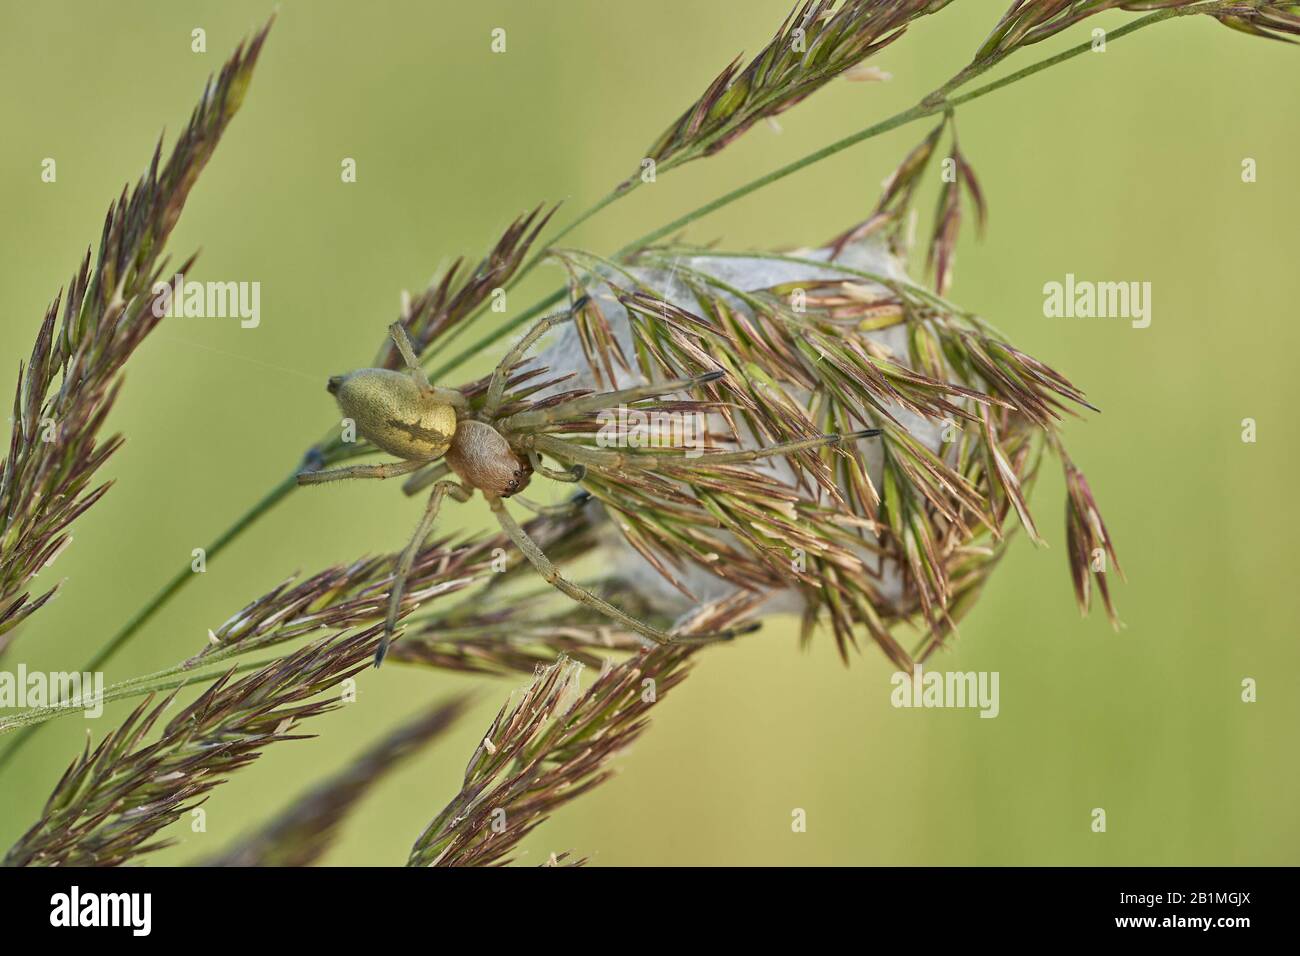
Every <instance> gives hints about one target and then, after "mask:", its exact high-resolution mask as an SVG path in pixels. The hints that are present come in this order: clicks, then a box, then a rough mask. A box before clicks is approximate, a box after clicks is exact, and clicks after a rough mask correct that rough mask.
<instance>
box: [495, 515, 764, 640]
mask: <svg viewBox="0 0 1300 956" xmlns="http://www.w3.org/2000/svg"><path fill="white" fill-rule="evenodd" d="M487 499H488V506H489V507H490V508H491V509H492V513H493V514H495V515H496V516H497V521H499V522H500V523H501V528H502V530H503V531H505V533H506V535H507V536H508V537H509V538H510V540H511V541H513V542H514V543H515V547H517V548H518V549H519V550H520V551H522V552H523V554H524V557H526V558H527V559H528V561H529V563H530V564H532V566H533V567H535V568H536V569H537V573H538V574H540V575H541V576H542V577H543V579H545V581H546V583H547V584H550V585H551V586H553V587H554V588H556V589H557V590H559V591H561V592H563V593H564V594H567V595H568V596H569V597H571V598H573V599H574V600H575V601H577V602H578V603H579V604H583V605H586V606H587V607H590V608H594V609H595V610H597V611H599V612H600V613H601V614H604V615H605V616H606V617H608V618H610V619H612V620H614V621H617V622H618V623H620V624H622V625H623V626H624V627H626V628H628V629H629V630H633V631H636V633H638V634H640V635H642V636H643V637H648V638H649V639H650V640H652V641H654V642H655V643H656V644H705V643H712V642H713V641H725V640H730V639H731V638H733V637H735V636H736V635H737V634H742V633H748V632H749V631H752V630H754V628H753V627H752V626H749V627H741V628H736V629H731V630H724V631H715V632H713V633H712V634H692V635H689V636H678V635H675V634H670V633H668V632H667V631H663V630H660V629H659V628H657V627H652V626H651V625H649V624H646V623H645V622H643V621H638V620H637V619H636V618H634V617H632V615H630V614H626V613H624V612H623V611H620V610H619V609H618V608H616V607H614V605H612V604H610V603H609V602H608V601H604V600H602V599H601V598H598V597H597V596H596V595H594V594H592V593H591V592H590V591H588V590H586V589H585V588H581V587H579V586H578V585H576V584H574V583H573V582H572V581H570V580H568V579H567V578H565V577H564V576H563V575H562V574H560V572H559V570H558V569H557V568H556V567H555V565H554V564H552V563H551V560H550V558H548V557H547V556H546V554H545V553H544V552H543V551H542V549H541V548H540V547H538V546H537V542H535V541H533V539H532V538H530V537H529V536H528V532H527V531H525V530H524V529H523V528H522V527H520V526H519V523H518V522H517V521H515V519H514V518H513V517H512V516H511V515H510V512H509V511H507V510H506V503H505V502H504V501H503V500H502V499H500V498H498V497H496V496H494V495H492V496H487Z"/></svg>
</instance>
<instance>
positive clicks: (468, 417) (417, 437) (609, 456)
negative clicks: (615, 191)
mask: <svg viewBox="0 0 1300 956" xmlns="http://www.w3.org/2000/svg"><path fill="white" fill-rule="evenodd" d="M586 302H587V297H586V296H584V297H582V298H581V299H579V300H578V301H577V302H575V303H574V304H573V305H572V306H570V308H569V309H568V310H567V311H565V312H558V313H556V314H554V315H548V316H545V317H543V318H542V319H539V320H538V322H537V324H536V325H534V326H533V327H532V328H531V329H530V330H529V331H528V333H527V334H526V335H525V336H524V337H523V338H522V339H520V340H519V342H518V344H516V345H515V347H514V348H513V349H511V350H510V352H509V354H507V355H506V357H505V358H504V359H503V360H502V361H501V363H500V364H499V365H498V366H497V367H496V369H495V370H493V372H492V377H491V379H490V380H489V383H488V389H487V395H486V397H485V398H484V400H483V403H482V405H481V406H480V407H479V408H478V409H477V410H471V408H470V404H469V401H468V399H466V397H465V395H464V394H463V393H462V392H460V391H458V390H456V389H452V388H438V387H436V386H434V385H432V384H431V383H430V382H429V379H428V377H427V376H426V375H425V373H424V369H423V368H421V366H420V363H419V360H418V358H417V356H416V354H415V350H414V349H413V348H412V347H411V342H410V339H408V338H407V335H406V329H405V328H404V327H403V325H402V324H401V323H400V322H394V323H393V324H392V325H391V326H389V333H390V334H391V335H392V338H393V342H394V344H396V346H397V350H398V351H399V352H400V353H401V355H402V360H403V361H404V362H405V364H406V370H405V371H400V372H399V371H394V370H392V369H385V368H363V369H359V370H357V371H355V372H351V373H349V374H347V375H335V376H333V377H332V378H330V380H329V384H328V385H327V386H326V387H327V389H328V391H329V392H330V394H331V395H333V396H334V397H335V399H336V400H337V401H338V404H339V408H340V409H342V411H343V414H344V415H345V416H346V417H348V418H350V419H352V420H353V421H354V422H356V428H357V432H358V434H360V435H361V436H362V437H364V438H366V439H368V440H369V441H371V442H372V443H373V444H374V445H375V446H376V447H377V448H380V449H381V450H383V451H386V452H388V453H389V454H391V455H396V456H397V458H398V459H399V460H398V461H393V462H384V463H382V464H378V465H352V466H349V467H344V468H335V469H331V470H329V471H303V472H300V473H299V475H298V483H299V484H300V485H307V484H317V483H320V482H326V481H338V480H341V479H346V478H393V477H396V476H398V475H406V474H410V473H411V472H414V471H418V470H419V469H422V468H425V467H426V466H430V465H434V464H435V463H438V467H437V468H435V469H433V470H432V471H431V473H429V474H427V475H425V476H415V477H414V478H413V479H412V481H413V482H419V483H418V484H416V487H422V486H423V485H424V484H427V481H419V479H420V478H421V477H425V478H428V479H431V480H434V484H433V490H432V491H431V492H430V494H429V501H428V504H427V505H426V506H425V509H424V515H423V517H421V519H420V522H419V524H418V525H416V528H415V533H414V534H413V535H412V536H411V540H410V542H409V543H408V544H407V546H406V550H404V551H403V552H402V555H401V558H400V559H399V560H398V563H397V568H396V570H395V571H394V574H393V583H392V587H391V589H390V590H389V595H388V614H387V617H386V618H385V620H384V634H383V637H382V638H381V639H380V643H379V648H378V650H377V651H376V652H375V666H376V667H378V666H379V665H380V664H381V663H383V660H384V655H385V654H386V653H387V651H388V645H389V642H390V641H391V640H392V636H393V632H394V629H395V628H396V626H397V618H398V616H399V614H400V613H401V605H402V592H403V590H404V589H405V585H406V578H407V576H408V575H409V574H410V572H411V566H412V565H413V564H414V563H415V556H416V554H418V553H419V550H420V547H421V545H422V544H423V543H424V539H425V538H426V537H428V535H429V532H430V531H431V530H432V528H433V522H434V521H435V520H436V518H437V516H438V509H439V508H440V507H441V505H442V499H443V498H444V497H445V496H447V495H451V496H452V497H453V498H455V499H456V500H457V501H461V502H464V501H468V500H469V499H470V497H471V496H472V495H473V494H474V492H475V491H480V492H482V493H483V497H484V498H486V499H487V503H488V507H490V508H491V509H492V512H493V514H495V515H496V517H497V521H498V522H500V524H501V528H502V530H504V531H505V533H506V534H507V535H508V536H509V538H510V540H511V541H513V542H514V544H515V546H516V547H517V548H519V550H520V551H521V552H522V553H523V554H524V556H525V557H526V558H527V559H528V560H529V562H531V563H532V565H533V566H534V567H535V568H536V569H537V571H538V573H540V574H541V575H542V577H543V578H544V579H545V580H546V582H547V583H548V584H550V585H552V586H553V587H555V588H557V589H559V590H560V591H562V592H563V593H565V594H567V595H568V596H569V597H571V598H573V599H574V600H576V601H578V602H579V603H581V604H585V605H588V606H589V607H593V608H595V609H596V610H598V611H600V612H601V613H602V614H605V615H606V616H608V617H610V618H612V619H613V620H615V621H617V622H618V623H620V624H622V625H623V626H624V627H627V628H630V629H631V630H633V631H635V632H637V633H638V634H642V635H644V636H645V637H648V638H650V639H651V640H653V641H655V642H657V643H660V644H666V643H673V642H675V641H676V640H677V638H675V637H674V636H673V635H672V634H670V633H668V632H667V631H662V630H660V629H658V628H656V627H652V626H651V625H649V624H646V623H645V622H643V621H639V620H637V619H636V618H634V617H632V616H630V615H628V614H625V613H624V612H623V611H620V610H619V609H618V608H616V607H614V605H612V604H610V603H608V602H607V601H604V600H602V599H601V598H599V597H597V596H596V595H594V594H592V593H591V592H590V591H587V590H585V589H584V588H581V587H579V586H578V585H576V584H574V583H573V582H571V581H569V580H568V579H566V578H565V577H563V576H562V575H561V574H560V572H559V571H558V570H556V568H555V565H553V564H552V563H551V562H550V560H549V559H548V558H547V557H546V555H545V554H544V553H543V552H542V549H541V548H540V547H538V545H537V544H536V542H534V541H533V540H532V538H530V537H529V536H528V533H527V532H526V531H524V529H523V528H522V527H520V525H519V523H518V522H517V521H515V519H514V518H513V517H511V515H510V513H509V512H508V511H507V510H506V506H505V499H506V498H509V497H510V496H511V495H513V494H515V493H516V492H519V491H522V490H523V489H524V488H525V487H526V486H527V485H528V483H529V481H530V480H531V479H532V476H533V474H534V473H537V474H540V475H542V476H544V477H547V478H551V479H553V480H556V481H567V482H581V481H582V480H583V479H584V478H585V477H586V468H585V466H583V465H575V466H574V467H573V469H572V470H570V471H557V470H555V469H553V468H548V467H547V466H545V465H544V464H542V461H541V456H540V453H539V452H538V450H537V443H536V442H535V441H534V433H535V432H536V431H537V430H539V429H541V428H543V427H545V426H546V425H548V424H551V423H553V422H556V421H561V420H563V419H565V418H570V417H574V416H577V415H582V414H589V413H591V412H593V411H599V410H600V409H604V408H611V407H614V406H617V405H619V404H623V403H630V402H637V401H642V400H644V399H650V398H657V397H659V396H662V395H668V394H671V393H673V392H680V391H682V390H684V389H689V388H693V387H695V386H697V385H703V384H705V383H707V382H714V381H717V380H718V379H720V378H722V377H723V375H724V374H725V373H724V372H722V371H714V372H708V373H706V374H704V375H697V376H695V377H694V378H684V379H674V380H671V381H665V382H656V383H653V384H650V385H642V386H638V387H634V388H625V389H619V390H617V391H612V392H603V393H599V394H595V395H583V396H579V397H577V398H570V399H568V400H566V401H562V402H558V403H556V404H554V405H550V406H547V407H546V408H542V409H535V410H529V411H524V412H519V413H516V414H512V415H508V416H504V417H502V416H499V415H498V412H499V410H500V408H501V405H502V402H503V399H504V397H505V389H506V383H507V381H508V379H509V377H510V372H511V370H512V369H513V368H514V367H515V366H516V365H517V364H518V363H519V362H520V361H522V360H523V357H524V355H525V353H526V352H527V351H528V349H529V348H530V347H531V346H532V345H533V344H534V343H536V342H537V340H538V339H540V338H541V337H542V336H543V335H545V334H546V333H547V332H548V331H549V330H550V329H551V328H552V327H553V326H555V325H556V324H558V323H560V322H563V321H565V320H566V319H569V318H571V317H572V316H573V315H574V314H575V313H576V312H577V311H578V310H579V309H581V308H582V307H583V305H585V304H586ZM879 434H880V429H878V428H868V429H865V430H862V431H856V432H851V433H848V434H844V435H824V436H821V437H819V438H811V439H805V440H801V441H793V442H784V443H782V444H779V445H772V446H769V447H767V448H760V449H755V450H752V451H739V452H724V453H719V454H709V455H706V456H704V457H702V458H701V459H699V460H700V461H701V462H702V463H707V464H710V465H714V464H731V463H737V462H746V461H754V460H756V459H759V458H767V457H770V456H773V455H783V454H788V453H790V452H794V451H799V450H801V449H805V448H811V447H815V446H818V445H831V444H837V443H838V442H840V441H843V440H848V439H857V438H867V437H871V436H874V435H879ZM584 453H585V454H586V455H587V456H588V457H589V458H591V459H592V461H593V463H599V466H601V467H605V468H610V469H618V468H621V467H626V466H630V465H632V464H633V463H632V462H630V461H629V458H631V457H632V456H629V455H627V454H625V453H623V452H619V451H615V450H613V449H591V448H584ZM439 459H441V460H442V461H441V462H439ZM636 466H637V467H646V466H647V464H646V463H642V462H638V463H636ZM448 468H449V469H450V470H451V471H453V472H455V474H456V477H457V478H459V479H460V480H459V481H453V480H449V479H443V478H441V476H442V475H445V474H446V472H447V469H448ZM734 633H735V632H734V631H721V632H717V633H714V634H709V635H692V638H691V639H692V641H699V640H701V639H706V640H707V639H713V640H718V639H724V638H727V637H731V636H732V635H733V634H734Z"/></svg>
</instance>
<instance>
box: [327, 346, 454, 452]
mask: <svg viewBox="0 0 1300 956" xmlns="http://www.w3.org/2000/svg"><path fill="white" fill-rule="evenodd" d="M329 391H330V392H331V393H332V394H333V395H334V397H335V398H336V399H337V400H338V403H339V408H340V409H341V410H342V411H343V414H344V415H346V416H347V417H349V418H351V419H352V420H353V421H355V422H356V425H357V431H358V432H360V433H361V436H362V437H363V438H368V439H370V441H372V442H374V443H375V444H376V445H377V446H378V447H380V448H382V449H383V450H384V451H386V452H388V453H389V454H392V455H396V456H397V457H398V458H405V459H407V460H408V461H433V460H434V459H436V458H438V457H439V456H440V455H442V454H443V453H444V452H445V451H446V450H447V448H448V446H449V445H450V444H451V439H452V435H453V434H455V432H456V410H455V409H454V408H452V407H451V406H450V405H446V404H444V403H442V402H439V401H438V400H437V399H435V398H434V397H433V396H431V395H429V394H428V393H427V392H425V391H423V390H421V388H420V387H419V385H417V384H416V383H415V381H414V380H413V379H412V378H411V376H410V375H408V374H403V373H402V372H395V371H392V370H391V369H386V368H363V369H359V370H357V371H355V372H352V373H351V374H349V375H341V376H336V377H335V378H332V379H330V383H329Z"/></svg>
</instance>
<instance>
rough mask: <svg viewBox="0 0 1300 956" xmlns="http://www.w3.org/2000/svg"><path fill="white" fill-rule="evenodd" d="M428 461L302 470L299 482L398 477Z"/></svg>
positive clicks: (307, 483) (311, 483) (315, 482)
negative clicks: (325, 469) (324, 469)
mask: <svg viewBox="0 0 1300 956" xmlns="http://www.w3.org/2000/svg"><path fill="white" fill-rule="evenodd" d="M427 464H428V462H427V461H419V460H405V461H385V462H382V463H381V464H378V465H348V466H347V467H344V468H331V469H329V470H328V471H300V472H298V484H300V485H318V484H321V483H322V482H326V481H344V480H346V479H348V478H396V477H397V476H398V475H406V474H410V473H411V472H413V471H415V470H416V469H418V468H422V467H424V466H425V465H427Z"/></svg>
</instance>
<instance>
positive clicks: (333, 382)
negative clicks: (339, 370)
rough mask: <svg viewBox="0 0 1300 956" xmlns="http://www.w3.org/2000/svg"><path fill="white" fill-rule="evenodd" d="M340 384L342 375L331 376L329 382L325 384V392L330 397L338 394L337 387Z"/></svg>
mask: <svg viewBox="0 0 1300 956" xmlns="http://www.w3.org/2000/svg"><path fill="white" fill-rule="evenodd" d="M342 384H343V376H342V375H331V376H330V380H329V381H328V382H326V383H325V391H327V392H329V393H330V394H331V395H337V394H338V393H339V386H340V385H342Z"/></svg>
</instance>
